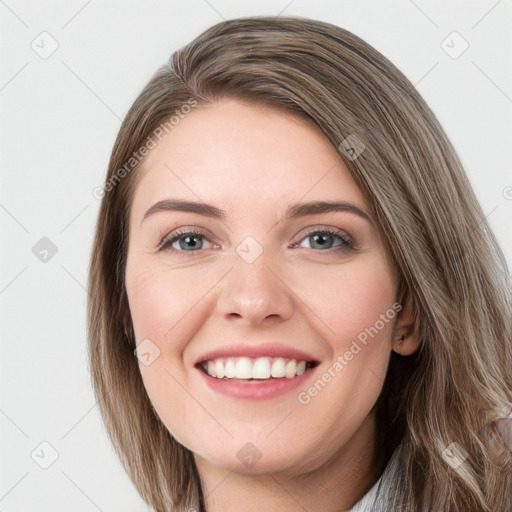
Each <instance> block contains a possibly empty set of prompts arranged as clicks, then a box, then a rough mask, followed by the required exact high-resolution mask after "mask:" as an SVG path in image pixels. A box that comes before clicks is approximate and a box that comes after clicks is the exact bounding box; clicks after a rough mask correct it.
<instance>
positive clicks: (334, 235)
mask: <svg viewBox="0 0 512 512" xmlns="http://www.w3.org/2000/svg"><path fill="white" fill-rule="evenodd" d="M303 240H304V241H306V240H307V241H308V243H309V247H306V248H309V249H320V250H327V249H334V248H337V249H341V250H347V249H354V243H353V242H352V240H351V239H350V238H348V237H347V236H345V235H344V234H343V233H342V232H340V231H337V230H333V229H318V230H316V231H312V232H311V233H309V234H308V235H306V237H305V238H304V239H303ZM303 243H304V242H302V243H299V244H296V245H295V246H299V247H304V245H302V244H303Z"/></svg>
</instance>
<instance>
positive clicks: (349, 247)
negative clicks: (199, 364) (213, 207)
mask: <svg viewBox="0 0 512 512" xmlns="http://www.w3.org/2000/svg"><path fill="white" fill-rule="evenodd" d="M185 235H188V236H191V237H196V236H197V237H201V238H204V239H205V240H207V241H209V242H210V240H209V239H208V236H207V235H206V233H204V232H203V231H200V230H196V229H178V230H176V231H173V232H172V233H169V234H168V235H166V236H165V237H164V238H162V240H161V241H160V243H159V244H158V251H168V252H174V253H196V252H201V250H200V249H199V250H196V251H183V250H179V249H173V248H172V244H174V242H176V241H178V240H179V239H180V238H181V237H183V236H185ZM311 235H329V236H333V237H337V238H339V240H340V241H341V243H340V245H338V246H335V247H330V248H329V249H318V250H316V252H333V251H341V252H348V251H354V250H356V245H355V244H354V242H353V241H352V239H351V238H350V237H348V236H347V235H345V234H344V233H343V232H342V231H340V230H337V229H334V228H327V227H325V228H317V229H312V230H311V231H309V232H307V233H306V234H305V235H304V236H303V237H302V238H301V240H300V241H299V242H297V243H294V244H293V245H292V247H295V246H297V245H299V244H300V243H301V242H302V241H303V240H305V239H306V238H308V237H310V236H311ZM305 249H307V247H305ZM312 250H315V249H312Z"/></svg>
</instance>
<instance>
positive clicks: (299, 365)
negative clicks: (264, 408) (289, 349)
mask: <svg viewBox="0 0 512 512" xmlns="http://www.w3.org/2000/svg"><path fill="white" fill-rule="evenodd" d="M203 368H204V369H205V370H206V372H207V373H208V375H210V376H211V377H216V378H217V379H223V378H227V379H241V380H249V379H256V380H267V379H270V378H274V379H280V378H283V377H286V378H287V379H293V378H294V377H295V376H298V375H302V374H303V373H304V372H305V371H306V369H307V364H306V361H296V360H295V359H285V358H283V357H276V358H271V357H258V358H255V359H251V358H250V357H229V358H227V359H222V358H219V359H210V360H209V361H208V362H206V364H203Z"/></svg>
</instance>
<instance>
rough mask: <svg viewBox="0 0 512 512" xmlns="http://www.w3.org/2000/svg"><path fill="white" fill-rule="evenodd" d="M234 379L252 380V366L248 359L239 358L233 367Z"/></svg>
mask: <svg viewBox="0 0 512 512" xmlns="http://www.w3.org/2000/svg"><path fill="white" fill-rule="evenodd" d="M235 377H236V378H237V379H250V378H252V364H251V360H250V359H249V358H248V357H241V358H240V359H239V360H238V361H237V362H236V366H235Z"/></svg>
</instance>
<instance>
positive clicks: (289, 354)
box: [196, 343, 319, 364]
mask: <svg viewBox="0 0 512 512" xmlns="http://www.w3.org/2000/svg"><path fill="white" fill-rule="evenodd" d="M221 357H251V358H257V357H282V358H284V359H295V360H296V361H306V362H314V363H318V362H319V361H318V359H317V358H315V357H313V356H312V355H311V354H308V353H307V352H304V351H302V350H297V349H296V348H293V347H289V346H286V345H282V344H280V343H264V344H260V345H247V344H244V345H229V346H226V347H221V348H220V347H219V348H217V349H215V350H212V351H210V352H207V353H205V354H203V355H201V356H200V357H199V358H198V359H197V361H196V364H201V363H204V362H205V361H209V360H211V359H217V358H221Z"/></svg>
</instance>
